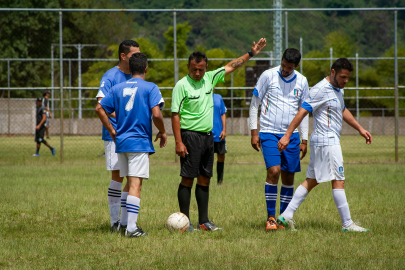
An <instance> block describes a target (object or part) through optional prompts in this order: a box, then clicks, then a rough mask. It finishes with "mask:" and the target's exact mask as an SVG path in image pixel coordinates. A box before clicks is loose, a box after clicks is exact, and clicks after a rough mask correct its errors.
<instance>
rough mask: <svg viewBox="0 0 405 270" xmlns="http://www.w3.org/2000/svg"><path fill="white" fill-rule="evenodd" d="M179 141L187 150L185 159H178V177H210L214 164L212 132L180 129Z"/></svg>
mask: <svg viewBox="0 0 405 270" xmlns="http://www.w3.org/2000/svg"><path fill="white" fill-rule="evenodd" d="M181 140H182V141H183V144H184V145H185V146H186V148H187V152H188V154H186V157H185V158H182V157H180V162H181V171H180V176H183V177H189V178H196V177H197V176H199V175H203V176H205V177H212V166H213V164H214V137H213V135H212V132H198V131H191V130H186V129H182V130H181Z"/></svg>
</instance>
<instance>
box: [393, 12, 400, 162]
mask: <svg viewBox="0 0 405 270" xmlns="http://www.w3.org/2000/svg"><path fill="white" fill-rule="evenodd" d="M397 13H398V11H397V10H395V11H394V24H395V25H394V36H395V38H394V39H395V50H394V51H395V57H394V58H395V60H394V61H395V72H394V73H395V162H398V135H399V106H398V51H397V49H398V48H397V42H398V36H397Z"/></svg>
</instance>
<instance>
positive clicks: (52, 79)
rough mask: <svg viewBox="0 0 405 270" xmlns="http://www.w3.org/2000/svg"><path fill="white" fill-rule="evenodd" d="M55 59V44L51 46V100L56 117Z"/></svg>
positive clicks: (53, 113)
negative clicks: (54, 104)
mask: <svg viewBox="0 0 405 270" xmlns="http://www.w3.org/2000/svg"><path fill="white" fill-rule="evenodd" d="M53 59H54V55H53V44H51V87H52V90H51V92H52V98H51V100H50V102H51V111H52V115H55V109H54V107H53V99H54V98H55V96H54V94H55V91H54V89H53V88H54V87H55V67H54V62H53Z"/></svg>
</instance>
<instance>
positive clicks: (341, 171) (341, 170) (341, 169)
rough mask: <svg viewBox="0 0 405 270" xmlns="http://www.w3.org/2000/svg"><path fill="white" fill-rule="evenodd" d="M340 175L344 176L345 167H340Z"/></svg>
mask: <svg viewBox="0 0 405 270" xmlns="http://www.w3.org/2000/svg"><path fill="white" fill-rule="evenodd" d="M339 174H340V175H343V166H340V167H339Z"/></svg>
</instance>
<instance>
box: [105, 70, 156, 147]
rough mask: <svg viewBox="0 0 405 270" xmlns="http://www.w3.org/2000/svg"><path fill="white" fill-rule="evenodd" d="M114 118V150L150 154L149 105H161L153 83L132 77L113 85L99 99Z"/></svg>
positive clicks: (150, 127)
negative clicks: (115, 121)
mask: <svg viewBox="0 0 405 270" xmlns="http://www.w3.org/2000/svg"><path fill="white" fill-rule="evenodd" d="M100 104H101V106H102V107H103V108H104V109H105V110H106V111H107V112H108V113H110V114H111V113H113V112H115V117H116V119H117V128H116V131H117V136H116V137H115V145H116V148H115V151H116V153H130V152H143V153H154V152H155V149H154V148H153V143H152V108H153V107H155V106H157V105H159V106H160V107H161V108H162V107H163V106H164V101H163V98H162V94H161V93H160V91H159V88H158V87H157V85H156V84H154V83H151V82H146V81H144V80H142V79H139V78H132V79H130V80H128V81H126V82H123V83H120V84H118V85H116V86H114V87H113V88H112V89H111V91H110V93H109V95H108V96H106V97H105V98H103V99H102V100H101V101H100Z"/></svg>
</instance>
